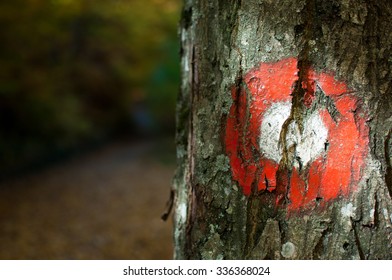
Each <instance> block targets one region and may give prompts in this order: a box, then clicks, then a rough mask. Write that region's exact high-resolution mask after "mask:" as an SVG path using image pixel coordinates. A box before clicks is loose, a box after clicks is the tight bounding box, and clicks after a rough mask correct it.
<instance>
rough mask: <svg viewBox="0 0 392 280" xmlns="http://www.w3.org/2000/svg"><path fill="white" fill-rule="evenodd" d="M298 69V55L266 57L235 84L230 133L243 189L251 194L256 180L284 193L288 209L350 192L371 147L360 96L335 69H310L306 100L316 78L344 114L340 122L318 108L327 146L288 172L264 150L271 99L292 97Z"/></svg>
mask: <svg viewBox="0 0 392 280" xmlns="http://www.w3.org/2000/svg"><path fill="white" fill-rule="evenodd" d="M297 72H298V69H297V60H296V59H295V58H289V59H285V60H282V61H279V62H275V63H262V64H260V66H259V67H257V68H254V69H252V70H250V71H249V72H248V73H247V74H246V75H245V76H244V77H243V81H244V83H245V86H242V87H240V88H239V89H238V87H233V89H232V99H233V105H232V106H231V108H230V114H229V116H228V118H227V123H226V133H225V144H226V152H227V155H228V156H229V158H230V165H231V170H232V176H233V179H234V180H235V181H237V182H238V183H239V185H240V186H241V187H242V190H243V192H244V194H245V195H249V194H250V192H251V189H252V186H256V187H257V189H258V190H259V191H263V190H265V191H269V192H273V193H276V195H277V198H279V197H280V196H282V195H285V196H287V197H288V199H289V205H288V208H289V209H298V208H301V207H304V206H308V205H311V204H312V203H314V202H315V200H316V198H322V199H323V200H324V201H330V200H332V199H335V198H337V197H339V196H347V195H348V194H349V193H351V192H352V191H353V190H355V188H356V186H357V184H358V182H359V180H360V178H361V171H362V168H363V164H364V159H365V156H366V154H367V152H368V127H367V126H366V123H365V118H364V117H363V112H361V110H359V108H358V100H357V98H356V97H355V96H353V95H352V94H350V92H349V90H348V88H347V86H346V84H345V83H343V82H339V81H336V80H335V79H334V77H333V76H332V75H329V74H325V73H316V72H315V71H313V70H309V71H308V79H307V80H308V82H307V84H305V85H302V87H303V88H304V89H306V94H305V98H304V103H305V105H307V106H308V107H309V106H310V105H311V104H312V102H313V99H314V91H315V86H316V84H317V85H318V86H319V87H320V88H321V89H322V91H323V92H324V93H325V94H326V95H327V96H328V97H330V98H331V100H332V101H333V102H334V104H335V107H336V109H337V110H338V112H339V113H340V117H339V119H338V120H337V121H336V122H335V121H334V120H333V119H332V118H331V116H330V114H329V113H328V111H327V110H326V109H319V111H318V113H319V115H320V117H321V119H322V121H323V122H324V125H325V127H326V128H327V129H328V136H327V139H328V143H329V146H328V149H327V150H326V152H325V153H323V154H321V155H320V156H319V157H318V158H316V159H314V160H313V161H312V162H309V163H308V165H307V166H306V167H305V168H304V169H303V170H301V171H299V170H297V169H296V168H293V170H292V171H291V173H290V175H289V176H288V177H287V178H283V177H282V176H280V174H278V173H279V172H278V168H279V163H276V162H275V161H273V160H271V159H269V158H266V156H265V155H264V154H263V153H262V152H261V151H260V146H259V139H260V133H261V131H260V126H261V122H262V119H263V116H264V114H265V112H266V111H267V110H268V109H269V108H270V107H271V105H272V104H274V103H276V102H290V101H291V95H290V94H291V93H292V88H293V85H294V83H295V81H297V80H298V75H297ZM361 115H362V116H361ZM256 155H257V156H256ZM266 179H267V180H266ZM285 181H289V182H285ZM266 182H268V189H267V185H266ZM288 185H289V186H290V187H289V188H288V190H287V186H288Z"/></svg>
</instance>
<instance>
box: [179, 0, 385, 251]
mask: <svg viewBox="0 0 392 280" xmlns="http://www.w3.org/2000/svg"><path fill="white" fill-rule="evenodd" d="M184 2H185V3H184V9H183V16H182V22H181V44H182V53H181V55H182V86H181V95H180V97H179V100H178V112H177V121H178V127H177V154H178V170H177V174H176V177H175V180H174V187H175V209H176V210H175V229H174V238H175V258H177V259H285V258H286V259H391V258H392V225H391V223H392V200H391V197H392V139H391V138H392V137H391V134H392V71H391V65H392V55H391V51H392V47H391V46H392V26H391V16H392V2H390V0H368V1H361V0H331V1H323V0H292V1H284V0H282V1H274V0H242V1H241V0H215V1H207V0H185V1H184ZM289 57H294V58H296V59H297V60H298V68H299V72H301V68H302V69H304V68H306V67H309V66H311V67H312V68H313V69H314V70H315V71H320V72H328V73H332V75H333V76H334V77H335V78H336V79H337V80H339V81H344V82H345V83H346V84H347V85H348V87H349V88H350V89H355V92H354V93H353V94H354V95H355V97H356V98H357V99H359V100H361V106H362V107H363V110H364V111H366V112H368V113H367V114H368V116H367V122H366V125H367V127H368V138H369V152H368V153H367V156H366V160H365V166H364V167H363V169H362V170H361V179H360V182H359V183H358V185H357V189H356V191H354V192H353V193H351V194H350V195H349V196H341V197H340V198H338V199H336V200H334V201H333V202H332V203H326V204H322V206H317V204H315V206H313V207H311V208H310V209H305V210H300V211H295V212H289V211H288V210H287V207H285V206H280V207H278V208H276V206H273V205H272V204H273V203H272V202H268V201H269V200H268V197H267V196H268V195H269V194H268V193H266V192H263V193H257V192H255V191H252V193H251V194H250V195H244V194H243V192H242V190H241V187H240V186H239V185H238V182H237V181H236V180H233V176H232V172H231V166H230V160H229V158H228V156H227V153H226V152H225V144H224V140H223V139H224V134H225V129H226V119H227V117H228V115H229V112H230V108H231V106H232V103H233V99H232V95H231V91H232V89H233V86H234V87H235V86H236V85H237V86H239V85H240V83H241V79H242V77H243V76H244V74H245V73H247V72H248V71H249V70H251V69H253V68H255V67H257V66H258V65H259V64H260V63H264V62H274V61H280V60H282V59H285V58H289ZM299 75H301V74H299ZM292 102H293V106H294V107H295V106H296V105H295V95H293V99H292ZM299 115H301V114H299ZM298 117H300V116H297V118H298ZM320 205H321V204H320Z"/></svg>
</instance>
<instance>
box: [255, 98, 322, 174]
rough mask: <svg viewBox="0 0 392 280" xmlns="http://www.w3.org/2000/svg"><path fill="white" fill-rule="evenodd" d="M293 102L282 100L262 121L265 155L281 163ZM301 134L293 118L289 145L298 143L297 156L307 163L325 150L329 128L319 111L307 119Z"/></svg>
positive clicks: (262, 145)
mask: <svg viewBox="0 0 392 280" xmlns="http://www.w3.org/2000/svg"><path fill="white" fill-rule="evenodd" d="M290 111H291V103H288V102H278V103H274V104H272V106H271V107H270V108H269V109H268V110H267V111H266V112H265V114H264V117H263V119H262V122H261V130H260V133H261V135H260V141H259V144H260V149H261V151H262V152H263V153H264V155H265V156H266V157H267V158H269V159H272V160H274V161H275V162H277V163H279V162H280V160H281V158H282V150H283V149H282V147H281V146H280V145H279V137H280V132H281V131H282V126H283V123H284V122H285V121H286V120H287V119H288V117H289V116H290ZM303 127H304V129H303V132H302V134H301V132H300V130H299V128H298V125H297V123H296V122H295V121H293V122H292V123H291V124H290V125H289V127H288V131H287V134H286V144H287V147H290V146H292V145H293V144H296V151H295V152H296V156H297V157H300V159H301V162H302V164H303V165H304V166H306V165H307V164H308V163H310V162H312V161H313V160H315V159H316V158H317V157H318V156H319V155H320V154H321V153H322V152H323V151H324V149H325V143H326V141H327V136H328V129H327V128H326V127H325V125H324V123H323V121H322V119H321V117H320V115H319V113H318V112H313V113H312V114H311V115H310V116H308V117H307V118H306V119H305V120H304V124H303Z"/></svg>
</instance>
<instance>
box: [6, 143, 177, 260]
mask: <svg viewBox="0 0 392 280" xmlns="http://www.w3.org/2000/svg"><path fill="white" fill-rule="evenodd" d="M164 142H165V141H164ZM166 142H168V141H166ZM173 150H174V148H173V145H170V144H167V143H166V144H165V143H163V144H162V142H161V141H147V142H146V141H145V142H134V141H133V142H130V141H127V142H125V141H122V142H117V143H114V144H110V145H108V146H105V147H102V148H100V149H98V150H96V151H94V152H91V153H87V154H84V155H81V156H77V157H73V158H72V159H70V160H67V161H66V162H63V163H59V164H55V165H53V166H50V167H48V168H46V169H44V170H41V171H39V172H35V173H34V174H30V175H26V176H23V177H20V178H17V179H13V180H9V181H5V182H2V183H0V259H170V258H172V237H171V235H172V231H171V230H172V229H171V226H172V225H171V222H170V221H168V222H166V223H165V222H163V221H162V220H161V219H160V216H161V214H162V212H163V210H164V207H165V203H166V201H167V199H168V198H169V190H170V185H171V180H172V177H173V174H174V168H175V167H174V155H173Z"/></svg>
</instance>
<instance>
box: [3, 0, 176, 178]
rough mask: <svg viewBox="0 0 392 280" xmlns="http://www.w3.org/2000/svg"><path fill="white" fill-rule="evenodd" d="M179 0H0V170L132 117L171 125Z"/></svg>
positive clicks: (149, 125)
mask: <svg viewBox="0 0 392 280" xmlns="http://www.w3.org/2000/svg"><path fill="white" fill-rule="evenodd" d="M180 4H181V0H110V1H108V0H13V1H2V2H1V3H0V38H1V44H0V170H1V171H0V172H2V171H5V170H7V168H8V169H12V168H14V167H17V166H19V165H21V163H23V164H29V163H33V162H36V161H37V160H44V159H46V158H48V156H50V155H53V154H54V153H55V154H56V153H63V152H66V151H68V150H69V149H72V148H74V147H80V146H81V145H85V144H88V143H91V142H93V141H99V140H100V139H105V138H108V137H110V136H112V135H114V134H117V133H121V132H127V131H130V128H132V127H133V128H134V129H135V128H136V127H137V126H141V127H143V126H145V128H144V129H147V130H153V129H157V128H165V129H171V128H172V127H173V123H174V121H173V120H174V108H175V98H176V95H177V92H178V84H179V69H178V68H179V66H178V44H177V34H176V33H177V22H178V20H179V10H180ZM0 175H1V174H0ZM0 177H1V176H0Z"/></svg>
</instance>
